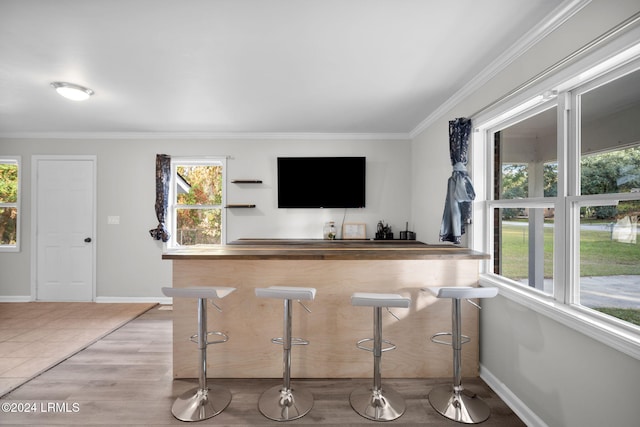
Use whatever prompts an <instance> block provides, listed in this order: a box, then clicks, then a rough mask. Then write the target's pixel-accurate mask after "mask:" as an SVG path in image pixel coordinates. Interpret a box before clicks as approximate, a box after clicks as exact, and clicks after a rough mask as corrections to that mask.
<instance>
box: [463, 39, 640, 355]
mask: <svg viewBox="0 0 640 427" xmlns="http://www.w3.org/2000/svg"><path fill="white" fill-rule="evenodd" d="M634 33H636V32H634ZM634 37H635V39H634V40H632V41H631V43H628V44H627V46H626V48H628V49H633V50H634V51H635V54H634V55H635V56H633V57H632V58H631V59H624V60H622V61H621V62H620V63H617V64H616V63H612V61H611V58H613V57H615V56H616V55H617V54H618V53H619V52H621V51H622V50H624V49H621V48H620V46H617V47H615V46H614V47H615V48H616V49H617V50H613V49H614V47H609V52H605V53H603V52H602V51H599V52H597V53H595V54H593V55H591V57H590V60H589V61H586V60H585V61H583V62H582V63H580V64H577V65H574V66H573V67H569V69H568V70H563V71H561V72H558V73H557V74H556V75H554V76H550V77H548V78H545V79H542V80H541V81H540V82H538V83H536V84H535V85H532V86H531V87H530V88H528V89H526V90H523V91H522V93H521V94H520V95H519V96H517V97H513V98H511V99H509V100H506V101H505V102H503V103H502V104H501V105H498V106H496V107H494V108H492V110H491V111H487V112H485V113H482V114H481V115H478V117H474V126H475V127H476V129H475V130H476V131H475V132H474V134H473V140H472V145H471V153H470V170H471V175H472V179H473V180H474V182H476V203H474V210H473V214H474V220H475V221H474V222H476V223H477V224H482V227H475V228H474V229H472V233H471V235H470V237H469V244H470V247H471V248H473V249H475V250H479V251H482V252H486V253H489V254H493V253H494V252H493V250H494V247H493V244H494V242H493V212H494V208H497V207H513V206H514V205H518V206H530V207H548V205H550V204H552V205H553V207H554V208H555V218H556V220H555V221H554V222H555V230H554V266H553V271H554V275H553V276H554V291H553V295H549V294H545V293H543V292H541V291H538V290H536V289H533V288H530V287H528V286H522V285H519V284H516V283H515V282H513V281H512V280H509V279H508V278H506V277H503V276H499V275H496V274H493V273H492V268H493V267H492V266H493V255H492V256H491V259H489V260H486V261H484V262H482V263H481V271H480V284H481V285H484V286H497V287H498V288H500V293H501V295H502V296H503V297H505V298H508V299H510V300H513V301H516V302H518V303H520V304H522V305H523V306H525V307H527V308H530V309H532V310H534V311H536V312H538V313H540V314H543V315H545V316H547V317H549V318H551V319H553V320H556V321H558V322H560V323H562V324H564V325H565V326H568V327H570V328H572V329H575V330H577V331H580V332H582V333H584V334H585V335H587V336H590V337H591V338H594V339H596V340H598V341H600V342H602V343H605V344H607V345H609V346H611V347H613V348H615V349H617V350H619V351H622V352H624V353H625V354H627V355H630V356H632V357H634V358H636V359H638V360H640V327H638V326H635V325H633V324H631V323H628V322H625V321H622V320H620V319H617V318H615V317H611V316H607V315H605V314H601V313H598V312H597V311H595V310H592V309H589V308H588V307H584V306H581V305H579V304H578V302H579V296H580V295H579V293H580V290H579V279H580V270H579V269H580V257H579V253H580V234H579V227H580V216H579V212H580V206H581V205H582V204H590V203H597V202H599V201H602V202H611V201H615V200H631V199H633V200H637V199H638V198H639V195H638V194H637V193H615V194H601V195H584V196H582V195H580V193H579V191H580V159H581V153H580V148H581V147H580V120H579V118H580V116H579V114H580V111H579V110H580V109H579V108H577V107H578V105H579V103H578V102H577V96H579V94H581V93H584V92H586V91H587V90H591V89H593V88H594V87H597V86H599V85H604V84H607V83H608V82H610V81H613V80H615V79H616V78H619V77H621V76H622V75H624V74H626V73H628V72H633V71H634V70H640V54H638V53H637V52H638V47H640V36H639V35H637V34H636V35H635V36H634ZM602 64H607V66H606V67H605V66H603V65H602ZM585 70H587V71H590V70H598V72H597V73H593V74H592V75H591V76H589V79H588V80H581V79H583V78H584V76H585ZM549 88H554V92H553V93H554V94H557V98H556V99H555V100H552V101H547V100H545V99H544V96H543V94H548V93H550V90H549ZM534 99H537V102H533V100H534ZM551 103H554V104H555V105H557V117H558V119H557V160H558V188H557V197H544V198H542V197H539V198H528V199H517V200H510V199H506V200H505V199H503V200H493V179H494V176H495V175H494V167H495V166H494V161H493V160H494V152H493V146H494V144H493V134H494V133H495V132H496V131H499V130H501V129H504V128H506V127H508V126H511V125H513V124H515V123H517V122H519V121H521V120H525V119H526V118H528V117H531V116H533V115H535V114H538V113H539V112H541V111H544V110H545V109H547V108H550V105H551ZM523 105H524V106H525V107H523ZM478 184H480V185H478ZM568 261H570V262H568Z"/></svg>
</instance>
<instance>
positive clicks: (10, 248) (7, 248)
mask: <svg viewBox="0 0 640 427" xmlns="http://www.w3.org/2000/svg"><path fill="white" fill-rule="evenodd" d="M0 163H16V164H17V165H18V197H17V200H16V202H15V203H0V207H3V208H13V207H15V208H16V209H17V211H18V217H17V218H16V244H15V245H0V252H20V242H21V240H22V238H21V229H22V227H21V225H20V223H21V219H22V203H21V198H22V157H21V156H2V157H0Z"/></svg>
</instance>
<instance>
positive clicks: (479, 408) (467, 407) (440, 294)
mask: <svg viewBox="0 0 640 427" xmlns="http://www.w3.org/2000/svg"><path fill="white" fill-rule="evenodd" d="M422 290H423V291H429V292H431V293H432V294H433V295H435V296H436V297H437V298H451V328H452V329H451V332H439V333H437V334H435V335H433V336H432V337H431V341H433V342H434V343H436V344H445V345H450V346H451V347H452V348H453V384H451V385H449V384H447V385H442V386H438V387H434V388H433V389H432V390H431V392H430V393H429V403H431V406H432V407H433V409H435V410H436V411H438V412H439V413H440V414H441V415H443V416H445V417H447V418H449V419H451V420H453V421H457V422H459V423H465V424H478V423H481V422H483V421H485V420H486V419H488V418H489V415H490V414H491V410H490V409H489V405H487V404H486V403H485V402H484V401H483V400H481V399H480V398H479V397H478V396H477V395H476V394H475V393H472V392H470V391H468V390H465V389H464V387H463V386H462V358H461V352H462V344H465V343H468V342H469V341H470V338H469V337H467V336H466V335H462V320H461V311H460V300H461V299H466V300H467V301H469V302H470V303H471V304H473V305H474V306H476V307H477V308H480V306H479V305H477V304H476V303H474V302H473V301H471V299H475V298H493V297H495V296H496V295H497V294H498V288H476V287H469V286H456V287H442V288H438V287H433V288H422ZM441 336H451V342H447V341H443V340H440V339H439V337H441Z"/></svg>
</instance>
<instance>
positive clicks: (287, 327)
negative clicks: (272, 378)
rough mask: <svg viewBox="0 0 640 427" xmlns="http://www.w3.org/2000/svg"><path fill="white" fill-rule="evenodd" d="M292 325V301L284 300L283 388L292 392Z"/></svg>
mask: <svg viewBox="0 0 640 427" xmlns="http://www.w3.org/2000/svg"><path fill="white" fill-rule="evenodd" d="M291 323H292V308H291V300H290V299H286V300H284V325H283V326H284V327H283V328H282V329H283V331H284V337H283V342H282V347H283V351H282V362H283V363H282V364H283V368H282V378H283V387H284V389H285V390H291Z"/></svg>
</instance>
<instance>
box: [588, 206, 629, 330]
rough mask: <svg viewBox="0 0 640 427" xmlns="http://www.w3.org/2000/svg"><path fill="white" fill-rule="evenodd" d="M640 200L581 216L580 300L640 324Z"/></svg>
mask: <svg viewBox="0 0 640 427" xmlns="http://www.w3.org/2000/svg"><path fill="white" fill-rule="evenodd" d="M639 213H640V200H634V201H630V202H620V204H619V205H618V206H617V207H616V206H587V207H584V208H583V209H582V213H581V218H580V304H581V305H584V306H586V307H589V308H593V309H595V310H599V311H602V312H604V313H606V314H609V315H612V316H614V317H618V318H621V319H623V320H627V321H629V322H632V323H635V324H637V325H640V245H639V242H638V214H639Z"/></svg>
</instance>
